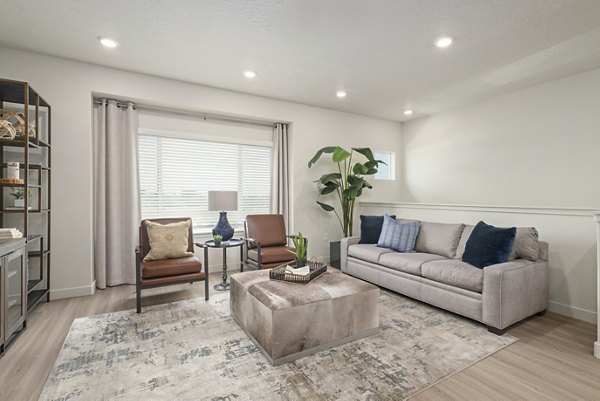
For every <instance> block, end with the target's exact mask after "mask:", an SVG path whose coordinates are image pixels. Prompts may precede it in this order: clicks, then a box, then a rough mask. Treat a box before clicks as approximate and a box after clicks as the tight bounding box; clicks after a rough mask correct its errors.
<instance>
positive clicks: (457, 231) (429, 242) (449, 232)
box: [415, 221, 465, 258]
mask: <svg viewBox="0 0 600 401" xmlns="http://www.w3.org/2000/svg"><path fill="white" fill-rule="evenodd" d="M464 228H465V225H464V224H445V223H429V222H425V221H424V222H422V223H421V228H420V229H419V236H418V237H417V243H416V246H415V250H416V251H417V252H425V253H433V254H436V255H440V256H445V257H447V258H453V257H454V255H455V254H456V247H457V246H458V241H459V240H460V236H461V234H462V232H463V229H464Z"/></svg>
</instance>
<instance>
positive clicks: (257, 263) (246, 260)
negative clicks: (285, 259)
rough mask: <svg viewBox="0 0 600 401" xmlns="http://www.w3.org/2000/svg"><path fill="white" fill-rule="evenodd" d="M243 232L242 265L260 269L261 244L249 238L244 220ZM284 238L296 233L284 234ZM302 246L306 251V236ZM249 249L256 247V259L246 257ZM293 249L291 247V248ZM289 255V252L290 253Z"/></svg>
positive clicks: (289, 237) (293, 236) (291, 236)
mask: <svg viewBox="0 0 600 401" xmlns="http://www.w3.org/2000/svg"><path fill="white" fill-rule="evenodd" d="M244 234H245V235H246V236H245V237H244V238H242V239H243V240H244V262H243V263H244V265H247V266H252V267H255V268H257V269H258V270H261V269H262V268H263V266H262V265H263V263H262V262H263V261H262V248H263V246H262V244H261V242H260V241H258V240H256V239H254V238H250V237H248V225H247V222H246V221H244ZM285 238H287V239H292V238H294V239H295V238H298V236H297V235H286V236H285ZM304 246H305V248H306V250H307V252H308V238H306V237H305V238H304ZM250 249H256V253H257V258H256V259H257V260H256V261H255V260H252V259H250V258H249V257H248V251H249V250H250ZM292 249H293V248H292ZM290 255H291V254H290ZM292 259H293V257H292V258H290V260H292Z"/></svg>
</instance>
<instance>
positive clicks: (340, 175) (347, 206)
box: [308, 146, 385, 237]
mask: <svg viewBox="0 0 600 401" xmlns="http://www.w3.org/2000/svg"><path fill="white" fill-rule="evenodd" d="M357 153H358V155H362V157H361V159H362V161H357V160H354V157H355V156H357V155H356V154H357ZM324 154H331V160H332V161H333V163H334V164H337V171H334V172H331V173H327V174H323V175H322V176H321V177H320V178H319V179H318V180H316V183H317V189H318V191H319V196H326V195H329V194H334V195H333V196H334V197H335V198H336V199H338V200H339V203H340V209H341V210H340V212H339V213H338V211H337V210H336V208H335V207H333V206H331V205H330V204H328V203H324V202H321V201H317V204H319V206H321V208H323V209H324V210H326V211H328V212H333V213H335V215H336V217H337V219H338V221H339V222H340V226H341V228H342V233H343V234H344V237H350V236H352V233H353V222H354V206H355V203H356V199H357V198H359V197H360V196H361V195H362V193H363V190H364V189H371V188H373V187H372V185H371V184H369V183H368V182H367V180H365V176H368V175H374V174H376V173H377V169H378V167H379V164H380V163H381V164H385V163H384V162H383V161H381V160H375V157H374V156H373V152H372V151H371V149H369V148H351V149H350V151H347V150H346V149H344V148H342V147H340V146H327V147H324V148H322V149H319V150H318V151H317V153H315V155H314V156H313V158H312V159H310V161H309V162H308V167H309V168H310V167H311V166H312V165H313V164H315V163H316V162H317V161H318V160H319V159H320V158H321V156H323V155H324ZM365 158H366V161H365V160H364V159H365Z"/></svg>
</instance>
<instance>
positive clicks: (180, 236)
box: [144, 220, 194, 262]
mask: <svg viewBox="0 0 600 401" xmlns="http://www.w3.org/2000/svg"><path fill="white" fill-rule="evenodd" d="M144 224H146V230H147V231H148V241H149V242H150V251H148V254H147V255H146V256H145V257H144V262H148V261H150V260H161V259H176V258H185V257H187V256H193V255H194V253H193V252H188V245H189V242H188V241H189V238H188V236H189V231H190V224H192V222H191V221H190V220H186V221H181V222H178V223H171V224H159V223H154V222H152V221H148V220H144Z"/></svg>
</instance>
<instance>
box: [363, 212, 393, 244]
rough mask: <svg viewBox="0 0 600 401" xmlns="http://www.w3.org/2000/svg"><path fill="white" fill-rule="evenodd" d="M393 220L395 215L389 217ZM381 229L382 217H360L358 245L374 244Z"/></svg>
mask: <svg viewBox="0 0 600 401" xmlns="http://www.w3.org/2000/svg"><path fill="white" fill-rule="evenodd" d="M390 217H391V218H392V219H395V218H396V216H395V215H391V216H390ZM382 227H383V216H363V215H362V214H361V215H360V241H359V242H358V243H359V244H376V243H377V242H378V241H379V236H380V235H381V228H382Z"/></svg>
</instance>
